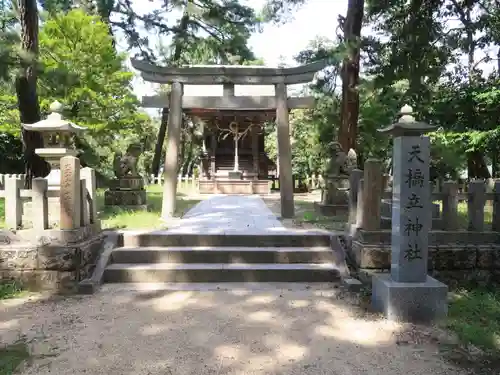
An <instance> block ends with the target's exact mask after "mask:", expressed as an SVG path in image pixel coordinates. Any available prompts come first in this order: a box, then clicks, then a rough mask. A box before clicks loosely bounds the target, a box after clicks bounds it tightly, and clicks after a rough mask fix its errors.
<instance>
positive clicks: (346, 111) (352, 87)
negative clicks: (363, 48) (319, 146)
mask: <svg viewBox="0 0 500 375" xmlns="http://www.w3.org/2000/svg"><path fill="white" fill-rule="evenodd" d="M364 5H365V2H364V0H349V2H348V5H347V6H348V8H347V16H346V18H345V24H344V43H345V45H346V47H347V56H346V57H345V58H344V61H343V63H342V71H341V77H342V104H341V113H340V129H339V135H338V141H339V143H340V145H341V147H342V149H343V150H344V151H345V152H347V151H349V149H351V148H352V149H356V139H357V135H358V119H359V93H358V84H359V62H360V38H361V27H362V23H363V14H364Z"/></svg>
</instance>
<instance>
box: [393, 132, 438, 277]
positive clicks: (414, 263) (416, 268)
mask: <svg viewBox="0 0 500 375" xmlns="http://www.w3.org/2000/svg"><path fill="white" fill-rule="evenodd" d="M393 155H394V158H393V170H394V183H393V188H392V223H393V224H392V239H391V242H392V255H391V276H392V279H393V280H394V281H398V282H402V283H403V282H414V283H415V282H424V281H425V280H426V279H427V256H428V252H429V231H430V229H431V220H432V218H431V196H430V192H431V191H430V189H429V158H430V141H429V138H428V137H424V136H402V137H396V138H394V151H393Z"/></svg>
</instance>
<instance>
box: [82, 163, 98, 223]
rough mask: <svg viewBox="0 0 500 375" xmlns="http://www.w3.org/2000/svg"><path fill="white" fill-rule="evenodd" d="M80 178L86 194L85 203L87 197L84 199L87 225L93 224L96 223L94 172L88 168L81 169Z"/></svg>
mask: <svg viewBox="0 0 500 375" xmlns="http://www.w3.org/2000/svg"><path fill="white" fill-rule="evenodd" d="M80 178H81V179H82V180H84V181H85V188H86V190H87V193H88V198H89V201H87V197H84V198H85V199H84V202H85V203H86V204H87V205H88V206H87V207H88V218H89V223H90V224H94V223H95V222H96V221H97V191H96V190H97V185H96V178H95V171H94V170H93V169H92V168H89V167H85V168H82V170H81V171H80ZM83 191H84V190H82V192H83Z"/></svg>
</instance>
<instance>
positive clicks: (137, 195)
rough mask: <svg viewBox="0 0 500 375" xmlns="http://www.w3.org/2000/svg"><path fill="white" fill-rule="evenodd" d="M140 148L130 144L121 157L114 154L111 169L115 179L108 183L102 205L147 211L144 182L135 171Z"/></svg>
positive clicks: (140, 152)
mask: <svg viewBox="0 0 500 375" xmlns="http://www.w3.org/2000/svg"><path fill="white" fill-rule="evenodd" d="M142 151H143V150H142V146H141V145H140V144H137V143H132V144H131V145H130V146H128V148H127V152H125V155H123V154H122V153H121V152H117V153H116V154H115V158H114V162H113V169H114V171H115V175H116V179H115V180H112V181H111V182H110V188H109V190H107V191H106V192H105V193H104V205H106V206H120V207H127V208H137V209H147V202H146V190H144V180H143V178H142V177H141V176H140V175H139V173H138V171H137V163H138V161H139V156H140V155H141V154H142Z"/></svg>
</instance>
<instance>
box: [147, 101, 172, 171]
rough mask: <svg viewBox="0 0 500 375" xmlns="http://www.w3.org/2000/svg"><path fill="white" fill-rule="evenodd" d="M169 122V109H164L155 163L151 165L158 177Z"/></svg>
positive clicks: (154, 157)
mask: <svg viewBox="0 0 500 375" xmlns="http://www.w3.org/2000/svg"><path fill="white" fill-rule="evenodd" d="M167 122H168V108H163V109H162V111H161V122H160V130H159V131H158V138H157V140H156V146H155V154H154V156H153V162H152V163H151V173H152V174H153V175H155V176H158V173H159V172H160V162H161V155H162V150H163V141H164V140H165V133H166V132H167Z"/></svg>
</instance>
